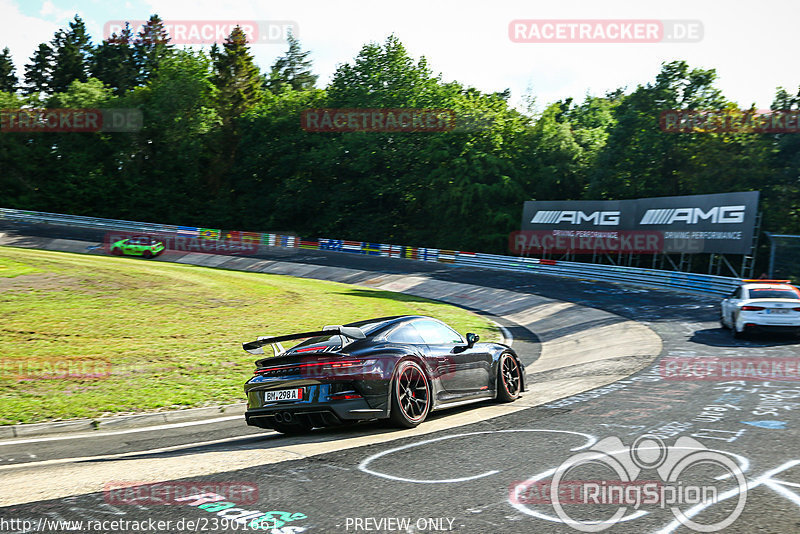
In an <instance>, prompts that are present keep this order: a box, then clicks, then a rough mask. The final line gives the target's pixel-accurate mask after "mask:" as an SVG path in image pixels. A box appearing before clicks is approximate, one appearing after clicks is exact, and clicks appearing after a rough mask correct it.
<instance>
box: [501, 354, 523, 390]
mask: <svg viewBox="0 0 800 534" xmlns="http://www.w3.org/2000/svg"><path fill="white" fill-rule="evenodd" d="M521 391H522V370H521V369H520V367H519V363H518V362H517V359H516V358H514V357H513V356H512V355H511V354H509V353H507V352H504V353H503V354H502V355H501V356H500V361H498V362H497V400H499V401H500V402H511V401H513V400H516V399H517V398H518V397H519V394H520V392H521Z"/></svg>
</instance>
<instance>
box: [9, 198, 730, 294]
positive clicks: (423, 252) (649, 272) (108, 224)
mask: <svg viewBox="0 0 800 534" xmlns="http://www.w3.org/2000/svg"><path fill="white" fill-rule="evenodd" d="M0 219H7V220H13V221H21V222H28V223H31V224H55V225H64V226H75V227H81V228H94V229H104V230H108V231H118V232H137V233H154V234H184V235H187V234H188V235H195V236H197V238H198V239H212V240H225V239H231V238H230V237H228V238H226V237H225V236H231V235H235V236H236V237H235V238H236V239H248V240H250V242H252V243H255V242H257V243H258V244H259V245H260V246H265V247H284V248H296V247H300V248H305V249H314V250H328V251H335V252H342V253H356V254H367V255H374V256H383V257H392V258H405V259H412V260H418V261H433V262H440V263H448V264H453V265H462V266H470V267H480V268H486V269H500V270H505V271H516V272H529V273H538V274H549V275H555V276H566V277H569V278H580V279H588V280H595V281H602V282H617V283H625V284H630V285H636V286H642V287H650V288H657V289H671V290H677V291H685V292H690V293H697V294H703V295H726V294H728V293H730V292H731V291H733V290H734V289H735V288H736V287H737V286H738V285H739V284H740V280H739V279H737V278H728V277H724V276H713V275H705V274H694V273H684V272H677V271H662V270H658V269H643V268H638V267H623V266H615V265H601V264H595V263H580V262H568V261H559V260H546V259H539V258H525V257H516V256H501V255H496V254H482V253H475V252H466V251H459V250H445V249H435V248H420V247H409V246H404V245H387V244H383V243H369V242H364V241H347V240H339V239H327V238H319V239H313V240H312V239H308V240H306V239H302V238H296V237H295V236H285V235H280V234H269V233H258V232H227V231H226V232H222V231H221V230H216V229H207V228H197V227H188V226H172V225H164V224H153V223H143V222H136V221H123V220H114V219H100V218H97V217H83V216H79V215H64V214H59V213H45V212H36V211H25V210H14V209H5V208H0Z"/></svg>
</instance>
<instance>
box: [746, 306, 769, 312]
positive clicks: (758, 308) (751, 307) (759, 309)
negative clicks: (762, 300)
mask: <svg viewBox="0 0 800 534" xmlns="http://www.w3.org/2000/svg"><path fill="white" fill-rule="evenodd" d="M763 309H764V306H742V311H761V310H763Z"/></svg>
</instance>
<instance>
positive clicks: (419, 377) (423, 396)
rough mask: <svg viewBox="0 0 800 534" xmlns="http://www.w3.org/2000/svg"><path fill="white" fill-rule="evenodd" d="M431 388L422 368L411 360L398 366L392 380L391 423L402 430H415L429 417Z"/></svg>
mask: <svg viewBox="0 0 800 534" xmlns="http://www.w3.org/2000/svg"><path fill="white" fill-rule="evenodd" d="M430 409H431V386H430V382H429V381H428V377H427V376H425V372H424V371H423V370H422V368H421V367H420V366H419V365H417V364H416V363H415V362H413V361H411V360H406V361H404V362H401V363H400V365H398V366H397V371H396V372H395V377H394V379H393V380H392V409H391V413H390V415H389V419H390V420H391V422H392V423H393V424H394V425H396V426H399V427H401V428H414V427H415V426H417V425H419V424H420V423H421V422H423V421H424V420H425V418H426V417H428V413H429V412H430Z"/></svg>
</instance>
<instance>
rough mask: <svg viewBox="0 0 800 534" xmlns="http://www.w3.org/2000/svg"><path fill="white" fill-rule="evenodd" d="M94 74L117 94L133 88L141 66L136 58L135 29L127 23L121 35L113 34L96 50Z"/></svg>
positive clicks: (92, 70) (93, 60)
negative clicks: (134, 45)
mask: <svg viewBox="0 0 800 534" xmlns="http://www.w3.org/2000/svg"><path fill="white" fill-rule="evenodd" d="M91 72H92V75H93V76H94V77H96V78H98V79H100V80H102V81H103V83H105V84H106V85H108V86H110V87H112V88H113V89H114V93H115V94H117V95H121V94H124V93H125V92H127V91H128V90H130V89H132V88H133V87H134V86H135V85H136V83H137V79H138V78H139V68H138V66H137V64H136V59H135V58H134V47H133V31H132V30H131V27H130V24H128V23H127V22H126V23H125V28H123V29H122V31H121V32H120V34H119V35H117V34H116V33H114V34H112V35H111V36H110V37H109V38H108V39H106V40H105V41H103V42H102V43H101V44H100V45H99V46H98V47H97V48H96V49H95V51H94V54H93V55H92V61H91Z"/></svg>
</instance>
